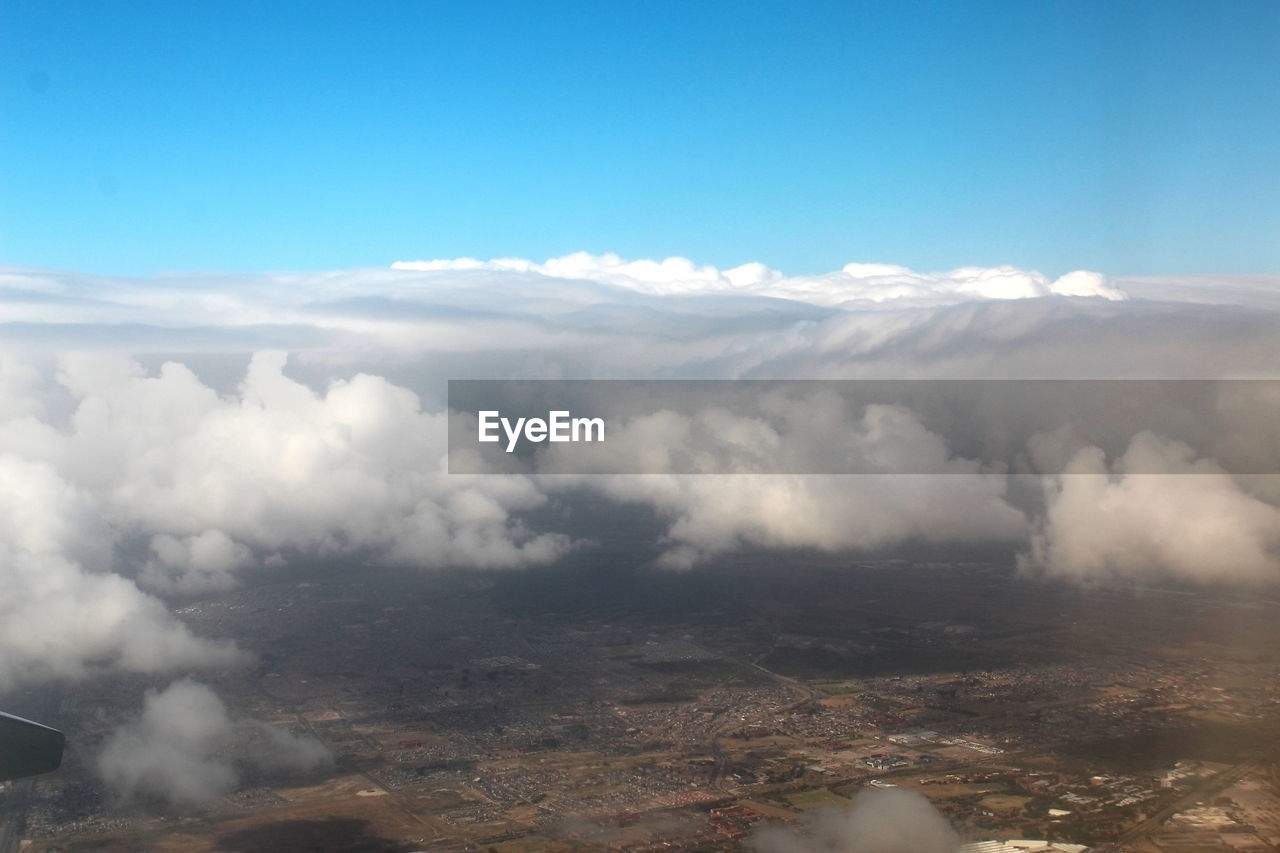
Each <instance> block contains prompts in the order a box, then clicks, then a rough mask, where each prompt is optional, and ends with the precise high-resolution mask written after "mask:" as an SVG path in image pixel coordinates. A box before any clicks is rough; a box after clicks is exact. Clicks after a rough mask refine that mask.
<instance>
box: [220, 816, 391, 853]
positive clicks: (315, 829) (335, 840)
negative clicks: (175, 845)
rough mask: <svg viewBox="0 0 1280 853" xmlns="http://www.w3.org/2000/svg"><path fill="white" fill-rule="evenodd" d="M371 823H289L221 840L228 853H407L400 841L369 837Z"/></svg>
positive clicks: (338, 820)
mask: <svg viewBox="0 0 1280 853" xmlns="http://www.w3.org/2000/svg"><path fill="white" fill-rule="evenodd" d="M368 826H369V822H368V821H364V820H355V819H354V818H340V817H334V818H328V819H326V820H286V821H280V822H278V823H268V824H265V825H263V826H257V827H254V828H253V829H244V830H240V831H239V832H231V833H228V834H226V835H223V836H220V837H219V838H218V849H219V850H221V851H225V853H404V851H406V850H408V849H409V848H407V847H405V846H404V845H403V844H401V843H399V842H397V841H391V840H389V839H386V838H379V837H378V836H376V835H370V834H369V831H368Z"/></svg>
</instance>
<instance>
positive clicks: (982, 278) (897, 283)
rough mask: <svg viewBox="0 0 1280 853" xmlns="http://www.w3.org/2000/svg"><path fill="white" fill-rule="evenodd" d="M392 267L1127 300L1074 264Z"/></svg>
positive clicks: (675, 284)
mask: <svg viewBox="0 0 1280 853" xmlns="http://www.w3.org/2000/svg"><path fill="white" fill-rule="evenodd" d="M392 268H393V269H397V270H410V271H416V272H442V271H462V270H488V271H494V272H506V273H513V274H524V275H527V274H533V275H540V276H546V277H551V278H566V279H583V280H590V281H599V282H606V283H608V284H612V285H616V286H619V287H625V288H628V289H631V290H636V291H639V292H642V293H654V294H685V295H692V294H709V293H725V292H739V293H749V294H752V295H756V296H770V297H775V298H779V299H790V300H795V301H798V302H808V303H812V304H815V305H822V306H845V307H849V306H856V305H858V304H859V303H867V304H879V303H886V302H891V301H897V302H901V301H911V302H920V303H929V302H952V301H963V300H966V299H1030V298H1035V297H1040V296H1050V295H1059V296H1081V297H1099V298H1102V299H1108V300H1122V299H1125V298H1126V296H1125V293H1124V292H1123V291H1122V290H1120V289H1119V288H1117V287H1115V286H1114V285H1113V284H1111V283H1110V282H1109V281H1108V280H1107V278H1106V277H1105V276H1103V275H1102V274H1100V273H1096V272H1090V271H1087V270H1077V271H1075V272H1071V273H1067V274H1066V275H1064V276H1062V277H1061V278H1058V279H1056V280H1052V279H1049V278H1048V277H1046V276H1045V275H1043V274H1041V273H1039V272H1034V271H1027V270H1020V269H1017V268H1015V267H1010V266H1002V267H993V268H984V267H962V268H960V269H955V270H951V271H948V272H940V273H922V272H916V271H914V270H911V269H908V268H906V267H900V266H893V265H890V264H864V263H851V264H846V265H845V266H843V267H842V268H841V269H840V270H838V271H836V272H830V273H825V274H822V275H812V276H786V275H784V274H783V273H782V272H780V271H778V270H775V269H770V268H769V267H766V266H765V265H763V264H760V263H748V264H743V265H741V266H737V267H733V268H732V269H728V270H719V269H717V268H716V267H713V266H707V265H703V266H699V265H697V264H695V263H694V262H693V261H690V260H689V259H688V258H680V257H671V258H666V259H665V260H662V261H653V260H637V261H627V260H623V259H622V258H620V257H618V256H617V255H614V254H604V255H592V254H588V253H586V252H577V253H575V254H572V255H566V256H564V257H562V258H551V259H549V260H547V261H546V262H545V263H541V264H539V263H535V262H533V261H528V260H524V259H519V258H497V259H494V260H490V261H479V260H476V259H475V258H459V259H451V260H433V261H397V262H396V263H394V264H392Z"/></svg>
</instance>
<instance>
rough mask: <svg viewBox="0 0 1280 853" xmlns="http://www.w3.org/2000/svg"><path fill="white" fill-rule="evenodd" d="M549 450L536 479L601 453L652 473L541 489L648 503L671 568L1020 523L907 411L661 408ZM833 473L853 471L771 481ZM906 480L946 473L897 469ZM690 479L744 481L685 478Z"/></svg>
mask: <svg viewBox="0 0 1280 853" xmlns="http://www.w3.org/2000/svg"><path fill="white" fill-rule="evenodd" d="M547 447H548V450H549V453H548V454H547V455H546V456H545V457H544V458H543V459H542V460H541V461H542V463H543V464H544V465H547V466H549V467H547V468H543V469H542V470H555V471H558V472H564V471H572V470H574V466H575V465H579V466H585V467H586V468H587V469H590V468H591V466H592V465H593V464H594V462H595V460H596V457H597V455H600V454H610V453H618V454H621V455H622V456H624V457H632V458H635V459H639V460H642V461H643V463H644V464H643V469H644V470H645V471H651V472H655V473H651V474H641V475H624V476H602V475H592V476H586V477H574V476H568V477H559V476H557V477H553V478H549V479H548V480H546V485H547V487H548V488H565V487H586V488H589V489H593V490H598V491H602V492H604V493H605V494H607V495H608V496H610V497H611V498H613V499H615V500H619V501H624V502H635V503H642V504H647V505H650V506H652V507H654V508H655V509H657V510H658V511H659V512H660V513H661V514H662V515H664V516H665V517H666V518H668V520H669V522H670V527H669V529H668V533H667V539H668V545H669V547H668V549H667V551H666V552H665V554H664V555H663V558H662V563H663V564H664V565H667V566H670V567H675V568H687V567H689V566H691V565H693V564H694V563H696V562H697V561H698V560H700V559H702V558H704V557H706V556H709V555H711V554H715V553H719V552H722V551H726V550H733V549H738V548H744V547H752V546H754V547H784V548H804V547H809V548H819V549H823V550H828V551H836V550H841V549H873V548H882V547H886V546H889V545H894V544H898V543H900V542H903V541H905V540H907V539H912V538H916V539H922V540H927V541H961V542H975V541H993V540H994V541H1012V540H1015V539H1017V538H1018V537H1019V536H1020V535H1021V534H1022V533H1023V532H1024V529H1025V525H1026V521H1025V519H1024V517H1023V515H1022V513H1021V512H1020V511H1018V510H1017V509H1015V508H1014V507H1012V506H1011V505H1010V504H1009V503H1007V502H1006V500H1005V491H1006V486H1007V482H1006V479H1005V478H1004V477H1003V476H1002V475H999V474H992V473H989V472H986V471H984V469H983V468H982V466H981V465H980V464H978V463H977V462H975V461H972V460H967V459H963V458H959V457H956V456H954V455H953V454H952V453H951V452H950V450H949V449H948V447H947V444H946V442H945V440H944V439H943V438H942V437H941V436H939V435H937V434H935V433H932V432H930V431H929V430H927V429H925V428H924V426H923V425H922V424H921V423H920V421H919V420H918V419H917V418H916V417H915V416H914V415H913V414H912V413H911V412H910V411H907V410H906V409H903V408H901V407H898V406H887V405H878V404H872V405H868V406H865V407H863V408H861V409H859V408H858V407H857V406H856V405H855V404H853V403H851V402H850V401H847V400H843V399H841V398H838V397H836V396H835V395H832V394H824V393H821V392H818V393H809V394H805V393H797V394H787V393H781V392H775V393H773V394H770V395H766V396H765V397H764V398H763V400H762V405H761V406H760V407H759V408H758V409H757V410H755V411H753V412H751V413H749V414H744V413H734V412H731V411H728V410H726V409H724V408H708V409H704V410H701V411H699V412H697V413H696V414H678V413H676V412H673V411H660V412H657V413H655V414H651V415H642V416H639V417H636V418H633V419H631V420H625V421H622V422H620V423H615V425H614V426H612V427H611V429H610V434H609V436H608V440H607V441H606V442H605V443H604V444H599V445H580V444H579V445H563V444H562V445H548V446H547ZM837 460H839V461H838V462H837ZM833 468H839V469H840V470H844V471H854V472H862V473H855V474H848V475H823V474H815V473H808V474H778V473H768V472H771V471H803V472H822V471H829V470H832V469H833ZM578 470H582V468H579V469H578ZM911 470H928V471H932V472H946V473H944V474H940V475H934V476H909V475H902V474H901V473H900V472H903V471H911ZM698 471H709V472H722V471H739V472H741V473H737V474H716V473H701V474H700V473H689V472H698Z"/></svg>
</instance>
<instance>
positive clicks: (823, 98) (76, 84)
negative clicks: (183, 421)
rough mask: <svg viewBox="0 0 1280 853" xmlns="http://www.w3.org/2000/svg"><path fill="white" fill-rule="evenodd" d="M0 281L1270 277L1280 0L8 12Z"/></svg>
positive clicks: (122, 2)
mask: <svg viewBox="0 0 1280 853" xmlns="http://www.w3.org/2000/svg"><path fill="white" fill-rule="evenodd" d="M0 112H2V114H0V119H2V122H0V263H8V264H22V265H35V266H50V267H60V268H67V269H75V270H82V271H89V272H103V273H145V272H153V271H159V270H180V269H181V270H190V269H217V270H267V269H319V268H331V267H349V266H364V265H383V264H386V263H389V262H391V261H393V260H397V259H413V258H430V257H455V256H460V255H473V256H480V257H491V256H498V255H518V256H523V257H530V258H534V259H538V260H541V259H543V258H545V257H547V256H551V255H558V254H563V253H566V252H570V251H575V250H580V249H585V250H588V251H593V252H604V251H615V252H618V253H621V254H623V255H625V256H629V257H639V256H646V257H662V256H666V255H671V254H680V255H686V256H689V257H692V258H694V259H695V260H698V261H701V262H705V263H715V264H717V265H722V266H729V265H734V264H737V263H740V262H744V261H748V260H760V261H763V262H765V263H768V264H770V265H773V266H777V267H781V268H782V269H784V270H786V271H787V272H791V273H806V272H817V271H821V270H827V269H832V268H835V267H837V266H839V265H840V264H842V263H844V262H847V261H851V260H859V261H879V262H890V263H901V264H906V265H910V266H914V267H917V268H921V269H941V268H948V267H953V266H957V265H962V264H983V265H986V264H998V263H1013V264H1018V265H1021V266H1026V267H1035V268H1039V269H1042V270H1044V271H1045V272H1048V273H1055V274H1056V273H1060V272H1063V271H1065V270H1068V269H1074V268H1078V267H1088V268H1094V269H1099V270H1102V271H1104V272H1108V273H1112V274H1133V273H1177V272H1280V3H1276V2H1271V0H1266V2H1245V1H1244V0H1232V2H1207V0H1206V2H1195V3H1181V2H1153V3H1128V2H1116V0H1100V2H1092V3H1085V2H1069V3H1064V2H1041V0H1035V1H1034V2H1033V0H1025V2H1010V3H959V2H957V3H946V4H942V3H939V4H932V3H911V2H905V0H899V2H886V3H882V4H860V3H853V2H847V3H804V2H790V3H754V2H732V3H730V2H724V3H715V2H692V0H684V2H674V3H662V2H653V0H646V2H634V3H632V2H614V0H604V2H599V0H597V2H584V3H580V4H562V3H552V2H541V0H539V2H533V0H530V2H526V3H511V4H506V3H500V4H499V3H485V2H391V0H376V2H347V3H329V2H322V0H307V2H296V3H295V2H279V1H278V0H258V2H235V0H219V2H196V0H191V2H187V0H169V1H168V2H128V0H112V2H90V0H84V2H75V3H71V2H56V0H39V2H35V0H30V1H29V0H5V2H4V3H3V4H0Z"/></svg>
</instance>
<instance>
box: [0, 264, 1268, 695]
mask: <svg viewBox="0 0 1280 853" xmlns="http://www.w3.org/2000/svg"><path fill="white" fill-rule="evenodd" d="M397 267H398V268H396V269H366V270H340V271H332V272H323V273H276V274H261V275H219V274H201V275H172V276H157V277H149V278H146V279H128V278H108V277H100V276H90V275H81V274H75V273H61V272H52V271H42V270H25V269H7V270H0V341H3V343H0V486H2V488H0V583H3V584H5V586H6V588H7V589H9V590H13V591H14V592H13V593H12V594H10V595H7V596H6V598H5V600H4V602H3V603H2V604H0V617H2V618H0V689H3V688H5V687H8V686H12V685H14V684H17V683H20V682H24V681H35V680H42V679H48V678H77V677H83V676H85V675H86V674H91V673H95V672H99V671H106V670H110V669H113V668H119V669H124V670H129V671H137V672H148V673H151V672H162V671H179V672H180V671H185V670H187V669H192V668H196V667H212V668H223V667H230V666H235V665H237V664H239V663H242V662H243V661H244V660H245V659H246V654H245V651H244V650H239V649H236V648H234V647H233V646H231V645H229V644H226V643H222V642H214V641H209V640H205V639H202V638H199V637H196V636H194V635H193V634H192V633H191V632H189V631H188V630H187V629H186V628H184V627H183V626H182V625H181V623H180V622H178V621H176V619H175V618H174V617H173V616H172V615H171V614H170V612H169V609H168V607H167V606H166V604H165V603H164V601H165V599H167V598H173V597H184V596H195V595H205V594H213V593H216V592H218V591H219V590H223V589H226V588H227V587H229V586H231V585H234V584H236V583H238V582H239V579H240V578H241V577H242V576H243V574H244V573H245V572H254V571H263V572H265V571H271V570H272V568H273V567H275V566H278V565H280V564H281V563H282V562H289V561H296V560H298V559H299V558H300V557H310V556H332V555H345V556H349V557H351V558H352V562H353V564H359V562H360V561H362V560H365V559H376V560H379V561H383V562H394V563H399V564H404V565H408V566H420V567H433V566H446V565H447V566H462V567H473V568H478V569H515V568H519V567H522V566H529V565H536V564H542V563H547V562H550V561H553V560H556V559H557V558H559V557H560V556H561V555H563V554H565V553H566V551H567V550H568V549H570V548H572V547H574V544H575V543H573V542H571V541H570V540H569V539H568V538H567V537H566V536H564V535H562V534H561V533H560V532H559V531H557V530H555V529H554V524H553V523H552V522H549V521H546V520H545V519H546V516H543V521H542V522H540V524H541V525H542V526H539V523H535V522H533V521H530V518H532V517H534V515H533V513H534V512H535V511H536V510H538V509H539V508H540V507H543V506H546V505H547V503H548V501H554V500H557V499H559V497H560V496H561V495H562V494H563V493H564V492H565V491H566V490H569V489H572V490H576V491H579V492H581V491H583V490H585V491H586V492H587V493H588V494H590V495H592V496H594V497H595V498H597V499H599V498H603V499H605V500H610V501H615V502H619V503H630V504H640V505H643V506H648V507H651V508H653V509H654V510H655V511H656V512H657V513H658V514H659V515H660V516H661V517H663V518H664V519H666V521H667V524H668V527H667V532H666V540H667V541H666V548H665V552H664V553H665V556H664V558H663V560H664V562H665V563H666V564H667V565H671V566H688V565H692V564H694V563H696V562H698V561H699V560H702V559H704V558H706V557H708V556H711V555H714V554H716V553H720V552H723V551H725V550H727V549H735V548H744V547H765V548H771V547H816V548H824V549H830V550H838V549H849V548H852V549H865V548H882V547H890V546H892V545H894V544H896V543H899V542H902V541H904V540H908V539H911V538H919V537H924V538H929V539H932V540H934V541H941V542H946V541H972V540H974V539H979V540H987V541H991V540H994V541H1005V542H1010V543H1020V544H1021V547H1022V548H1023V550H1024V552H1025V554H1024V558H1023V565H1024V567H1025V568H1026V569H1027V570H1028V571H1034V572H1048V573H1057V574H1062V575H1066V576H1070V577H1074V578H1081V579H1086V580H1096V579H1114V578H1133V577H1138V578H1146V579H1151V578H1164V577H1176V578H1181V579H1184V580H1191V581H1200V582H1221V581H1232V582H1248V583H1274V582H1275V581H1276V580H1277V577H1278V576H1280V568H1278V567H1277V564H1276V534H1275V523H1276V518H1275V513H1276V509H1275V504H1276V502H1277V501H1280V487H1277V485H1276V484H1275V483H1274V482H1268V481H1253V482H1249V483H1245V482H1242V481H1241V480H1239V479H1238V478H1232V477H1228V476H1227V475H1225V474H1221V473H1213V474H1198V475H1196V476H1194V477H1193V476H1188V477H1182V478H1180V477H1177V476H1164V477H1154V478H1148V479H1144V478H1142V477H1141V476H1139V475H1137V474H1135V473H1133V472H1132V471H1130V470H1126V467H1125V466H1126V465H1127V464H1129V463H1127V462H1126V461H1125V460H1124V459H1120V458H1113V459H1110V460H1108V459H1106V458H1105V457H1104V456H1102V455H1101V453H1100V451H1098V450H1097V449H1096V448H1094V449H1090V447H1089V446H1088V445H1087V443H1086V444H1080V443H1074V444H1070V445H1069V446H1066V445H1064V446H1062V447H1059V448H1058V452H1061V453H1069V454H1070V457H1069V458H1070V459H1072V460H1074V461H1073V463H1072V464H1073V465H1075V466H1076V467H1077V469H1078V471H1079V472H1080V473H1075V474H1071V475H1066V476H1062V477H1057V478H1054V479H1052V480H1049V481H1047V484H1046V488H1045V490H1044V492H1043V494H1042V495H1040V496H1039V497H1038V498H1037V499H1035V500H1029V501H1028V500H1024V499H1022V498H1019V499H1017V500H1015V498H1014V496H1013V495H1012V493H1011V490H1010V488H1009V484H1008V483H1007V482H1006V481H1005V480H1004V479H1003V478H1001V477H998V476H991V475H990V474H987V473H982V472H980V471H978V470H977V469H976V468H974V469H973V470H971V471H969V473H968V474H966V475H950V476H948V477H942V478H933V479H915V480H914V482H913V478H909V477H897V478H875V477H871V476H860V477H856V476H855V477H821V476H814V477H758V478H755V479H743V478H740V477H737V478H717V477H679V476H676V475H675V474H674V473H672V474H664V475H659V476H654V477H630V478H626V477H579V478H576V479H575V478H572V477H567V478H558V479H552V478H537V477H527V476H510V477H465V476H460V475H448V474H446V473H445V469H444V465H443V459H444V449H445V441H444V415H443V414H442V408H443V400H444V380H446V379H449V378H508V379H509V378H517V379H518V378H565V377H577V378H628V377H630V378H637V377H639V378H725V379H728V378H792V379H807V378H885V377H891V378H924V377H929V378H973V377H983V378H1013V377H1027V378H1038V379H1053V378H1134V377H1143V378H1160V377H1167V378H1226V377H1272V378H1280V336H1277V335H1276V334H1275V329H1276V328H1280V279H1276V278H1268V277H1264V276H1253V277H1243V278H1237V279H1203V278H1200V279H1186V278H1181V279H1178V278H1170V279H1160V280H1156V279H1129V280H1114V281H1113V280H1109V279H1107V278H1105V277H1103V276H1100V275H1098V274H1096V273H1089V272H1074V273H1069V274H1067V275H1065V276H1061V277H1059V278H1057V279H1051V278H1050V277H1047V276H1044V275H1041V274H1040V273H1037V272H1034V271H1026V270H1016V269H1012V268H1007V267H997V268H969V269H961V270H953V271H949V272H944V273H920V272H915V271H912V270H908V269H905V268H902V267H895V266H888V265H874V264H850V265H847V266H845V267H844V268H842V269H841V270H838V271H834V272H831V273H827V274H824V275H815V276H786V275H784V274H783V273H781V272H778V271H776V270H772V269H769V268H767V267H765V266H763V265H760V264H746V265H743V266H739V267H735V268H733V269H729V270H718V269H716V268H714V267H709V266H703V265H698V264H695V263H692V262H690V261H688V260H685V259H680V258H669V259H666V260H663V261H643V260H641V261H626V260H623V259H620V258H617V257H615V256H611V255H601V256H592V255H586V254H577V255H570V256H567V257H564V258H558V259H551V260H548V261H546V262H542V263H535V262H530V261H521V260H498V261H485V262H481V261H473V260H467V259H463V260H453V261H430V262H426V263H414V264H399V265H397ZM286 352H287V355H286ZM1250 411H1251V412H1252V411H1256V409H1250ZM791 413H792V415H793V417H792V418H791V421H790V423H789V425H787V426H786V428H788V429H796V430H804V431H807V433H806V434H811V435H812V440H811V441H810V442H809V443H808V445H807V446H809V447H812V448H814V449H815V451H816V452H825V451H824V449H826V450H829V449H830V448H840V449H841V452H847V453H855V454H862V457H860V458H865V459H866V460H868V468H867V470H868V471H871V472H874V471H876V470H877V468H876V467H875V463H876V460H877V459H879V460H881V462H883V461H884V460H889V459H892V458H893V454H904V453H905V454H908V455H912V454H914V455H917V456H918V455H920V454H937V455H938V458H939V459H940V460H943V462H944V464H948V465H957V466H961V467H963V466H965V465H970V466H971V465H972V463H969V462H967V461H966V460H965V459H964V457H963V454H959V453H957V452H956V451H955V450H954V449H953V448H954V447H955V444H954V442H952V441H951V438H952V437H951V436H946V435H941V434H938V433H935V432H931V431H930V430H927V429H924V428H923V427H922V426H921V425H920V423H919V421H918V419H915V418H914V417H913V416H912V415H911V413H909V412H907V413H904V412H892V411H883V412H877V413H876V414H875V416H874V418H873V419H872V420H866V419H865V418H864V416H865V414H866V413H849V412H836V411H824V410H823V409H822V407H821V406H820V405H819V404H818V403H817V402H816V401H796V405H795V408H794V409H792V410H791ZM707 416H710V415H707ZM716 417H721V415H716ZM1257 420H1258V419H1257V418H1256V417H1253V416H1252V415H1249V416H1247V417H1244V416H1242V417H1241V418H1240V419H1238V421H1237V422H1236V423H1235V424H1234V425H1233V426H1232V427H1231V428H1229V429H1225V430H1224V431H1223V432H1224V434H1223V435H1218V436H1215V437H1214V440H1215V441H1216V442H1217V443H1216V444H1210V443H1207V444H1205V445H1204V446H1196V447H1192V448H1190V449H1181V448H1177V447H1176V446H1174V445H1172V444H1171V443H1170V442H1169V437H1168V436H1163V435H1159V434H1153V435H1151V436H1147V437H1134V439H1133V443H1132V446H1131V447H1130V448H1129V450H1128V453H1129V454H1139V455H1141V456H1142V459H1143V460H1144V464H1150V465H1156V464H1158V465H1165V466H1167V467H1168V468H1169V470H1171V471H1177V470H1181V468H1180V466H1183V467H1185V466H1187V465H1198V466H1209V465H1214V464H1216V463H1215V462H1214V458H1215V456H1214V455H1215V453H1219V454H1221V453H1227V452H1230V453H1232V454H1235V455H1236V456H1242V457H1244V458H1247V457H1248V455H1249V454H1250V453H1272V452H1274V451H1273V450H1272V449H1269V448H1273V447H1274V440H1275V438H1276V433H1275V429H1274V427H1268V426H1267V425H1266V424H1265V423H1260V422H1256V421H1257ZM723 426H725V424H724V423H719V422H718V426H717V427H716V428H721V427H723ZM729 426H731V427H732V428H733V429H735V430H738V431H739V432H740V434H741V436H742V445H741V450H742V451H743V453H744V454H745V458H750V456H751V454H756V455H760V454H767V453H769V452H770V449H769V448H770V444H769V437H768V434H767V431H762V430H761V429H759V424H756V423H751V422H747V421H743V420H739V421H734V422H732V423H730V424H729ZM707 427H708V422H706V421H705V419H703V420H700V419H698V418H693V419H690V420H686V421H683V422H681V421H671V420H667V421H661V420H652V421H649V422H637V423H635V424H633V425H632V427H631V428H630V432H628V433H626V434H623V435H620V436H619V440H624V441H626V440H630V441H635V442H639V443H642V444H644V445H646V446H650V447H653V448H655V452H657V451H659V450H660V451H661V452H663V453H681V452H685V453H688V452H695V451H696V450H697V447H698V430H699V429H705V428H707ZM775 427H776V425H775ZM1047 441H1048V440H1047V439H1046V442H1047ZM1041 443H1042V444H1044V443H1045V442H1041ZM1032 450H1033V449H1032V448H1029V449H1028V452H1029V453H1031V452H1032ZM1039 450H1040V451H1041V452H1048V451H1047V450H1046V449H1045V447H1041V448H1039ZM1137 458H1138V457H1137V456H1132V457H1130V459H1131V460H1132V459H1137ZM674 470H675V469H673V472H674ZM1215 520H1216V521H1215ZM548 525H550V526H548Z"/></svg>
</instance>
